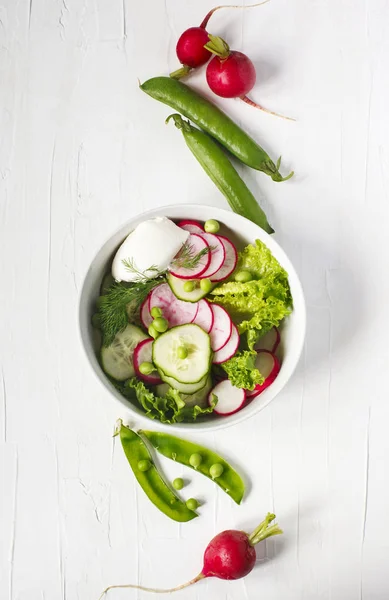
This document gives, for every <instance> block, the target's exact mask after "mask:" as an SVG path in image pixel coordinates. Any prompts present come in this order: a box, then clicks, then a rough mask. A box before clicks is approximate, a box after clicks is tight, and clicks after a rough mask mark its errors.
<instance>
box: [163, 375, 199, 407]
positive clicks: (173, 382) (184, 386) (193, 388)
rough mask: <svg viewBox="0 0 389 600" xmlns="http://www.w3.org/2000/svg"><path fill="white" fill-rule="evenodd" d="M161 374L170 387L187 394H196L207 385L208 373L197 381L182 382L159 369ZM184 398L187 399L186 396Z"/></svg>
mask: <svg viewBox="0 0 389 600" xmlns="http://www.w3.org/2000/svg"><path fill="white" fill-rule="evenodd" d="M159 374H160V376H161V379H162V380H163V381H164V382H165V383H168V384H169V385H170V387H172V388H174V389H175V390H178V391H179V392H181V393H182V394H185V395H191V394H196V393H197V392H199V391H200V390H202V389H203V388H204V387H205V385H206V383H207V380H208V374H207V375H205V376H204V377H203V378H202V379H200V381H198V382H197V383H182V382H181V381H177V379H173V377H168V376H167V375H165V374H164V373H163V372H162V371H159ZM165 393H166V392H165ZM183 400H185V398H183Z"/></svg>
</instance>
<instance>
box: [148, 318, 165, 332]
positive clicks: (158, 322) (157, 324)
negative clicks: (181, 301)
mask: <svg viewBox="0 0 389 600" xmlns="http://www.w3.org/2000/svg"><path fill="white" fill-rule="evenodd" d="M152 325H153V327H154V329H155V330H156V331H158V332H159V333H164V332H165V331H167V328H168V327H169V323H168V322H167V321H166V319H164V318H163V317H157V318H156V319H154V321H153V323H152Z"/></svg>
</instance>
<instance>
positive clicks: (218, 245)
mask: <svg viewBox="0 0 389 600" xmlns="http://www.w3.org/2000/svg"><path fill="white" fill-rule="evenodd" d="M201 237H203V238H204V239H205V241H206V242H207V244H208V245H209V246H211V248H212V251H211V262H210V263H209V266H208V268H207V269H206V270H205V271H204V272H203V273H201V275H200V278H201V279H211V280H212V275H215V273H217V271H218V270H219V269H220V267H221V266H222V265H223V263H224V259H225V257H226V251H225V250H224V245H223V243H222V241H221V240H220V239H219V236H217V235H215V234H214V233H203V234H202V235H201Z"/></svg>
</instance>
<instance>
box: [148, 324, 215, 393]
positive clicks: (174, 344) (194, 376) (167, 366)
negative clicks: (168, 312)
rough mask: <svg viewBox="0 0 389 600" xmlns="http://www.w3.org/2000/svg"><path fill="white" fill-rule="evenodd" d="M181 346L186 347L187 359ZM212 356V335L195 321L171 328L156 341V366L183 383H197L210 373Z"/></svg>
mask: <svg viewBox="0 0 389 600" xmlns="http://www.w3.org/2000/svg"><path fill="white" fill-rule="evenodd" d="M179 348H180V349H182V348H185V350H186V352H187V357H186V358H179V356H178V354H179V351H178V350H179ZM211 359H212V351H211V341H210V337H209V335H208V334H207V333H205V331H204V330H203V329H201V327H199V326H198V325H195V324H194V323H188V324H187V325H179V326H178V327H173V328H172V329H169V330H168V331H166V333H163V334H162V335H160V336H159V337H158V338H157V339H156V340H155V341H154V344H153V363H154V364H155V366H156V367H158V370H159V371H160V372H162V373H163V374H164V375H166V376H168V377H173V379H175V380H176V381H178V382H180V383H197V382H199V381H200V380H202V379H204V377H206V376H207V375H208V373H209V369H210V364H211ZM167 383H168V382H167ZM204 385H205V384H204Z"/></svg>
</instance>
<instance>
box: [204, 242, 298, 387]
mask: <svg viewBox="0 0 389 600" xmlns="http://www.w3.org/2000/svg"><path fill="white" fill-rule="evenodd" d="M237 268H238V269H244V270H246V271H249V272H250V273H251V276H252V280H251V281H248V282H246V283H242V282H237V281H228V282H226V283H222V284H220V285H218V286H216V287H215V288H214V289H213V290H212V291H211V296H210V297H209V299H210V300H211V301H213V302H217V304H220V305H221V306H223V307H224V308H225V309H226V310H227V312H228V313H229V315H230V316H231V318H232V320H233V321H234V323H235V324H236V325H237V327H238V331H239V333H240V334H245V337H244V339H243V340H242V341H241V347H240V350H239V351H238V352H237V353H236V354H235V356H233V357H232V358H230V360H228V361H227V362H225V363H223V364H222V365H221V366H222V368H223V369H224V371H225V372H226V373H227V375H228V378H229V379H230V381H231V383H232V384H233V385H235V386H236V387H239V388H245V389H248V390H252V389H254V387H255V385H256V384H258V383H259V384H261V383H263V377H262V375H261V374H260V372H259V371H258V369H255V367H254V363H255V358H256V352H255V350H254V346H255V344H256V343H257V341H258V339H259V338H260V337H262V336H263V335H265V333H267V332H268V331H269V330H270V329H271V328H272V327H274V326H276V327H277V326H278V325H279V324H280V323H281V321H282V320H283V319H284V318H285V317H286V316H287V315H289V314H290V312H291V310H292V296H291V293H290V288H289V282H288V274H287V272H286V271H285V269H283V268H282V267H281V265H280V264H279V262H278V261H277V259H276V258H274V256H273V255H272V253H271V252H270V250H269V249H268V248H267V246H266V245H265V244H264V243H263V242H261V241H260V240H256V242H255V245H249V246H247V247H246V248H245V249H244V250H243V251H242V252H240V253H239V261H238V267H237Z"/></svg>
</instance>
